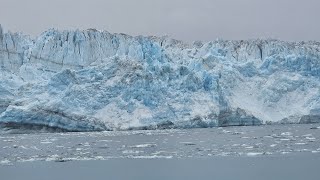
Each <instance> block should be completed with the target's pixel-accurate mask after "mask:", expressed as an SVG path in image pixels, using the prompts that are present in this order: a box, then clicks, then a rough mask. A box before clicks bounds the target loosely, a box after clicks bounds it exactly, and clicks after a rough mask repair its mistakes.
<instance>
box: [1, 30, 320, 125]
mask: <svg viewBox="0 0 320 180" xmlns="http://www.w3.org/2000/svg"><path fill="white" fill-rule="evenodd" d="M319 87H320V43H319V42H312V41H310V42H284V41H280V40H273V39H265V40H261V39H257V40H242V41H232V40H216V41H211V42H200V41H197V42H194V43H185V42H183V41H179V40H174V39H171V38H169V37H166V36H165V37H154V36H150V37H145V36H136V37H133V36H129V35H126V34H116V33H115V34H112V33H109V32H107V31H99V30H95V29H88V30H75V31H59V30H56V29H49V30H48V31H46V32H44V33H42V34H41V35H39V36H38V37H36V38H30V36H27V35H24V34H22V33H12V32H9V31H5V30H3V28H2V27H1V26H0V124H1V126H2V127H10V126H17V125H18V126H19V125H21V126H23V125H35V126H44V127H53V128H59V129H64V130H67V131H103V130H128V129H162V128H195V127H215V126H240V125H260V124H265V123H317V122H320V88H319Z"/></svg>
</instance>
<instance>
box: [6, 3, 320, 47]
mask: <svg viewBox="0 0 320 180" xmlns="http://www.w3.org/2000/svg"><path fill="white" fill-rule="evenodd" d="M0 2H1V4H0V23H1V24H2V26H3V27H4V28H5V29H6V30H8V29H9V30H11V31H23V32H25V33H26V34H31V35H33V36H35V35H38V34H40V33H41V32H43V31H45V30H47V29H48V28H52V27H55V28H58V29H76V28H79V29H87V28H96V29H101V30H107V31H109V32H119V33H120V32H121V33H127V34H130V35H140V34H141V35H169V36H171V37H173V38H175V39H181V40H186V41H194V40H205V41H208V40H215V39H217V38H222V39H252V38H259V37H261V38H267V37H271V38H278V39H282V40H289V41H293V40H299V41H300V40H317V41H319V40H320V23H319V22H320V0H0Z"/></svg>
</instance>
